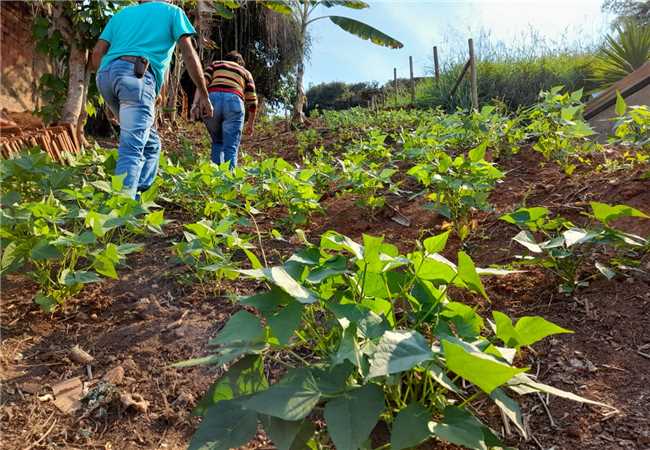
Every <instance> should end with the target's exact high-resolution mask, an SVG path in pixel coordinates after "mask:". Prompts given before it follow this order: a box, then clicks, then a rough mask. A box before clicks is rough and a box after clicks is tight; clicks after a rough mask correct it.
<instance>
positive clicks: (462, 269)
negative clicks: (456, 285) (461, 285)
mask: <svg viewBox="0 0 650 450" xmlns="http://www.w3.org/2000/svg"><path fill="white" fill-rule="evenodd" d="M458 276H459V277H460V279H461V280H463V281H464V282H465V284H466V285H467V287H469V288H470V289H471V290H472V291H474V292H478V293H480V294H481V295H482V296H483V297H485V298H486V299H487V298H488V296H487V292H485V288H484V287H483V283H482V282H481V278H480V277H479V276H478V273H477V272H476V266H475V265H474V261H472V258H470V257H469V255H468V254H467V253H465V252H458Z"/></svg>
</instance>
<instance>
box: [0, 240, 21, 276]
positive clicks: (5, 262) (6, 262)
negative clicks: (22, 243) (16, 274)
mask: <svg viewBox="0 0 650 450" xmlns="http://www.w3.org/2000/svg"><path fill="white" fill-rule="evenodd" d="M21 260H23V256H22V255H21V252H20V249H19V247H18V245H17V244H16V242H15V241H14V242H10V243H9V244H8V245H7V246H6V247H4V248H2V258H1V259H0V274H2V275H4V274H5V272H10V271H13V270H16V269H17V268H18V267H19V266H20V262H21Z"/></svg>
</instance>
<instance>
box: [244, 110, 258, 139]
mask: <svg viewBox="0 0 650 450" xmlns="http://www.w3.org/2000/svg"><path fill="white" fill-rule="evenodd" d="M256 118H257V109H256V108H252V109H249V110H248V121H247V122H246V134H247V135H249V136H252V135H253V132H254V131H255V119H256Z"/></svg>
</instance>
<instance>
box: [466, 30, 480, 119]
mask: <svg viewBox="0 0 650 450" xmlns="http://www.w3.org/2000/svg"><path fill="white" fill-rule="evenodd" d="M467 42H468V44H469V62H470V78H469V81H470V87H471V96H472V108H474V109H475V110H477V111H478V79H477V74H476V55H475V54H474V40H473V39H472V38H470V39H469V40H468V41H467Z"/></svg>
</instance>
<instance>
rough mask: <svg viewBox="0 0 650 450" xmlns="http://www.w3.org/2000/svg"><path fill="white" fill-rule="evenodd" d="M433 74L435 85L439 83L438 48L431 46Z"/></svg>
mask: <svg viewBox="0 0 650 450" xmlns="http://www.w3.org/2000/svg"><path fill="white" fill-rule="evenodd" d="M433 73H434V75H435V77H436V83H438V82H440V65H439V64H438V47H436V46H435V45H434V46H433Z"/></svg>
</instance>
